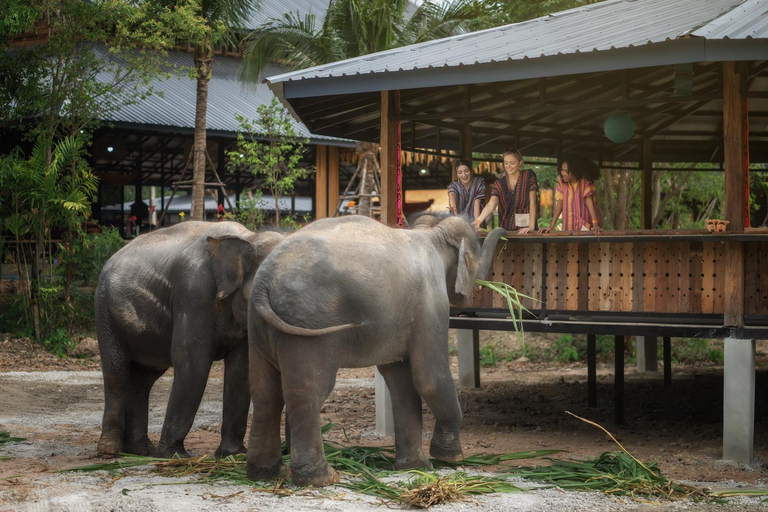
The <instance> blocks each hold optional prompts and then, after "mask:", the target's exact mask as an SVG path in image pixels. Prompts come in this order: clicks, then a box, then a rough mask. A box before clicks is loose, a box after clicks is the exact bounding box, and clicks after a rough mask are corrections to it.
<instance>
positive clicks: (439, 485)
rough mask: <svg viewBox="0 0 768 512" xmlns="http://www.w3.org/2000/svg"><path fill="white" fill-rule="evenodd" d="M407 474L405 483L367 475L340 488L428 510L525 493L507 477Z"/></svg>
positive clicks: (420, 472)
mask: <svg viewBox="0 0 768 512" xmlns="http://www.w3.org/2000/svg"><path fill="white" fill-rule="evenodd" d="M406 473H408V474H409V478H407V479H406V480H398V481H392V482H384V481H382V480H381V479H378V478H376V477H374V476H370V475H366V476H364V477H363V478H361V479H357V480H352V481H349V482H343V483H341V484H340V485H341V486H342V487H345V488H347V489H349V490H352V491H355V492H359V493H362V494H367V495H370V496H375V497H377V498H380V499H382V500H384V501H385V502H394V503H402V504H405V505H410V506H412V507H418V508H429V507H432V506H434V505H439V504H441V503H445V502H448V501H458V500H463V499H465V498H467V497H469V496H477V495H481V494H492V493H502V492H503V493H508V492H522V491H524V490H525V489H521V488H520V487H517V486H515V485H512V484H510V483H509V482H507V479H506V478H504V477H500V478H496V477H485V476H469V475H466V474H465V473H462V472H458V471H457V472H454V473H451V474H448V475H442V476H441V475H438V474H435V473H430V472H426V471H416V470H410V471H407V472H406Z"/></svg>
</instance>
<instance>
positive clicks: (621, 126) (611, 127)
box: [603, 112, 635, 144]
mask: <svg viewBox="0 0 768 512" xmlns="http://www.w3.org/2000/svg"><path fill="white" fill-rule="evenodd" d="M603 132H604V133H605V136H606V137H608V140H610V141H611V142H615V143H616V144H620V143H622V142H627V141H628V140H629V139H631V138H632V136H633V135H634V134H635V122H634V121H633V120H632V117H631V116H630V115H629V114H627V113H626V112H616V113H615V114H611V115H610V116H608V119H606V120H605V123H604V124H603Z"/></svg>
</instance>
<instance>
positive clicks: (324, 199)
mask: <svg viewBox="0 0 768 512" xmlns="http://www.w3.org/2000/svg"><path fill="white" fill-rule="evenodd" d="M327 154H328V147H327V146H322V145H318V146H317V164H316V167H317V172H316V173H315V219H324V218H326V217H327V216H328V158H327Z"/></svg>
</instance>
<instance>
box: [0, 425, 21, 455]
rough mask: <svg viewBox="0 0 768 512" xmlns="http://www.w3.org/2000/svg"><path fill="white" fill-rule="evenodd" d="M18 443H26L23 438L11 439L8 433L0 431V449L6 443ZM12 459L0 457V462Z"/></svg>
mask: <svg viewBox="0 0 768 512" xmlns="http://www.w3.org/2000/svg"><path fill="white" fill-rule="evenodd" d="M19 441H26V439H24V438H23V437H12V436H11V433H10V432H5V431H0V447H3V446H4V445H6V444H8V443H17V442H19ZM12 459H13V457H5V456H0V460H12Z"/></svg>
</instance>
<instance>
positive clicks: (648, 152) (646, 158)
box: [642, 139, 653, 229]
mask: <svg viewBox="0 0 768 512" xmlns="http://www.w3.org/2000/svg"><path fill="white" fill-rule="evenodd" d="M642 167H643V176H642V187H643V195H642V201H643V202H642V204H643V206H642V208H643V229H653V209H652V208H651V204H652V202H653V143H652V142H651V140H650V139H643V162H642Z"/></svg>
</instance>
